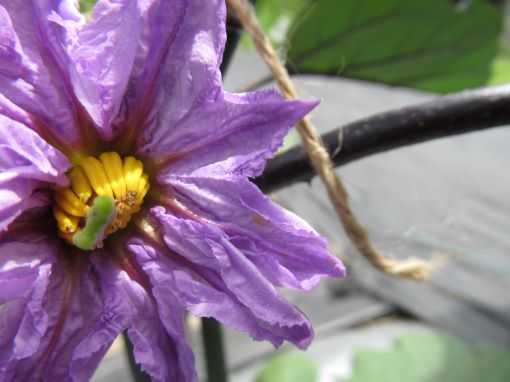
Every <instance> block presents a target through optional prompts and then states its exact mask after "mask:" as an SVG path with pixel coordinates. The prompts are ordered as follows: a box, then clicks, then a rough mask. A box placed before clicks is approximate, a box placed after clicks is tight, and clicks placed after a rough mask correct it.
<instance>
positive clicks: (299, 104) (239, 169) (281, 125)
mask: <svg viewBox="0 0 510 382" xmlns="http://www.w3.org/2000/svg"><path fill="white" fill-rule="evenodd" d="M223 97H224V98H223ZM223 97H222V96H218V98H217V99H216V100H214V101H211V102H206V103H203V104H202V105H200V108H197V109H196V110H195V111H194V112H193V113H191V114H190V115H188V116H187V117H186V118H185V119H183V120H181V121H179V122H178V123H177V125H175V126H173V128H172V129H171V130H169V131H166V132H165V134H164V135H163V134H156V135H154V136H153V137H152V140H151V143H149V144H147V145H146V146H145V149H146V150H147V151H148V152H151V154H152V155H155V156H158V155H159V156H161V155H162V154H163V153H169V155H170V158H171V159H173V160H171V165H170V166H168V168H167V169H166V171H167V172H169V173H172V174H193V175H197V176H200V175H205V174H207V175H208V176H212V175H219V176H223V175H230V174H234V175H242V176H249V177H252V176H257V175H259V174H260V173H261V172H262V170H263V169H264V166H265V164H266V161H267V159H269V158H270V157H271V156H272V155H273V154H274V152H275V151H276V150H277V149H278V147H280V146H281V144H282V142H283V138H284V137H285V135H286V134H287V132H288V131H289V129H290V128H291V127H292V126H294V124H295V123H296V122H297V121H298V120H299V119H301V118H302V117H303V116H305V115H306V114H308V112H310V110H311V109H313V108H314V107H315V106H316V105H317V103H316V102H303V101H292V102H289V101H284V100H283V98H282V97H281V95H280V94H279V93H277V92H276V91H271V90H269V91H260V92H253V93H247V94H239V95H237V94H231V93H224V94H223ZM161 133H162V132H161ZM172 157H173V158H172Z"/></svg>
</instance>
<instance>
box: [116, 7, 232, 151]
mask: <svg viewBox="0 0 510 382" xmlns="http://www.w3.org/2000/svg"><path fill="white" fill-rule="evenodd" d="M141 5H142V11H143V17H144V28H145V30H144V31H143V32H142V39H141V42H140V47H139V51H138V55H137V58H136V61H135V68H134V71H133V74H132V79H131V82H130V85H129V88H128V92H127V97H126V105H125V109H124V110H123V112H124V114H125V118H127V119H128V120H129V121H130V125H131V126H132V127H133V128H135V129H140V130H139V131H140V132H141V133H143V136H142V137H141V142H149V141H151V138H150V137H156V136H160V135H165V133H166V132H168V131H169V130H171V129H173V127H174V126H175V125H177V123H178V121H180V120H181V119H183V118H185V117H186V116H187V115H188V114H189V113H192V112H193V111H194V110H196V108H198V107H200V105H201V104H202V103H204V102H206V101H207V100H214V99H216V97H217V96H218V94H219V93H220V91H221V74H220V71H219V66H220V61H221V57H222V55H223V49H224V46H225V40H226V32H225V18H226V9H225V1H224V0H208V1H203V0H175V1H165V0H144V1H142V2H141Z"/></svg>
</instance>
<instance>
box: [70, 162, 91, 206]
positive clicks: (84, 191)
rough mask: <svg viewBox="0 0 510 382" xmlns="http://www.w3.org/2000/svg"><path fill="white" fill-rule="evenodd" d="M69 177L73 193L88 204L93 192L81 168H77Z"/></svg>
mask: <svg viewBox="0 0 510 382" xmlns="http://www.w3.org/2000/svg"><path fill="white" fill-rule="evenodd" d="M69 177H70V178H71V186H72V189H73V192H74V193H75V194H76V195H77V196H78V198H80V200H81V201H82V202H83V203H87V202H88V200H89V199H90V197H91V196H92V193H93V191H92V187H91V186H90V183H89V181H88V180H87V176H86V175H85V173H84V172H83V170H82V169H81V168H80V167H75V168H73V169H72V170H71V172H70V173H69Z"/></svg>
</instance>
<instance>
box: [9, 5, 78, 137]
mask: <svg viewBox="0 0 510 382" xmlns="http://www.w3.org/2000/svg"><path fill="white" fill-rule="evenodd" d="M69 1H70V0H69ZM54 3H58V6H57V5H56V6H55V7H51V10H52V11H55V12H58V11H59V9H60V8H62V9H64V8H65V7H62V5H63V4H64V2H63V1H58V2H54ZM46 10H47V11H48V12H49V9H46ZM47 17H48V14H45V13H44V12H42V3H37V4H36V3H35V1H33V0H0V36H1V37H2V48H1V49H0V62H1V63H0V88H1V89H2V98H3V99H0V109H2V108H3V107H4V104H5V103H6V100H9V102H10V103H12V104H15V105H16V106H17V107H18V108H19V109H20V110H23V113H19V112H18V113H17V114H18V115H19V114H23V116H24V118H27V115H29V116H30V120H31V121H32V123H31V124H30V125H29V126H30V127H32V128H34V129H37V130H38V131H45V132H46V133H48V135H51V136H52V137H53V138H55V140H57V141H58V142H59V143H62V144H64V143H65V145H66V146H67V147H79V145H80V142H79V141H80V133H79V128H78V125H77V123H76V114H75V113H76V110H75V107H74V105H73V103H72V101H71V98H70V97H69V89H68V85H67V84H66V82H65V81H64V78H63V76H62V72H61V71H60V70H59V68H58V67H59V66H58V65H56V64H57V63H58V62H59V57H58V56H56V55H55V53H56V52H58V50H59V48H58V47H57V46H55V44H54V43H55V41H54V40H53V39H50V38H49V34H48V33H49V28H50V27H49V21H48V19H47ZM27 113H28V114H27ZM11 117H12V116H11Z"/></svg>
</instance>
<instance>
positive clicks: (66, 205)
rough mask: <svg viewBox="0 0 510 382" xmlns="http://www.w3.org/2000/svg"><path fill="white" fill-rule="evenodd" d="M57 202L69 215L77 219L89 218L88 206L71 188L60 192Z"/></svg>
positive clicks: (58, 192)
mask: <svg viewBox="0 0 510 382" xmlns="http://www.w3.org/2000/svg"><path fill="white" fill-rule="evenodd" d="M55 201H56V202H57V205H58V206H59V207H60V208H61V209H62V210H63V211H65V212H67V213H68V214H69V215H73V216H77V217H84V216H87V205H86V204H85V203H83V202H82V201H81V200H80V199H78V197H77V196H76V194H75V193H74V192H73V191H71V190H70V189H69V188H65V189H60V190H58V191H57V195H56V198H55Z"/></svg>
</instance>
